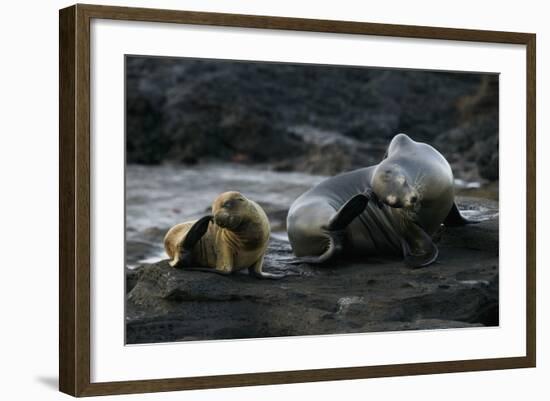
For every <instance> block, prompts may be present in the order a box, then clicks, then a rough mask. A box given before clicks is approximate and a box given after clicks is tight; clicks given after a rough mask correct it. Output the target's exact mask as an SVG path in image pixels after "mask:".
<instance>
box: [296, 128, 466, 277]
mask: <svg viewBox="0 0 550 401" xmlns="http://www.w3.org/2000/svg"><path fill="white" fill-rule="evenodd" d="M442 223H445V224H446V225H462V224H466V223H467V221H466V220H465V219H464V218H463V217H462V216H461V215H460V212H459V210H458V208H457V207H456V204H455V202H454V186H453V173H452V170H451V167H450V166H449V163H448V162H447V160H445V158H444V157H443V156H442V155H441V154H440V153H439V152H438V151H437V150H436V149H434V148H433V147H432V146H430V145H428V144H425V143H421V142H415V141H413V140H412V139H411V138H409V137H408V136H407V135H405V134H398V135H396V136H395V137H394V138H393V139H392V141H391V143H390V145H389V147H388V149H387V152H386V155H385V156H384V159H383V160H382V162H380V163H379V164H377V165H374V166H371V167H365V168H361V169H358V170H354V171H350V172H346V173H343V174H339V175H337V176H335V177H332V178H329V179H327V180H325V181H323V182H321V183H320V184H318V185H317V186H315V187H313V188H312V189H310V190H309V191H307V192H306V193H304V194H303V195H301V196H300V197H299V198H298V199H296V200H295V201H294V203H293V204H292V206H291V207H290V210H289V212H288V216H287V229H288V237H289V240H290V244H291V246H292V249H293V251H294V253H295V254H296V256H298V257H299V259H298V260H301V261H305V262H309V263H322V262H325V261H327V260H329V259H330V258H331V257H333V256H335V255H336V254H338V253H340V252H342V250H343V249H345V251H346V254H359V255H402V256H403V258H404V261H405V263H406V264H407V265H409V266H411V267H421V266H427V265H429V264H430V263H433V262H434V261H435V260H436V259H437V256H438V249H437V246H436V245H435V244H434V242H433V241H432V238H431V236H432V235H433V234H435V233H436V232H437V231H438V230H439V229H440V227H441V224H442Z"/></svg>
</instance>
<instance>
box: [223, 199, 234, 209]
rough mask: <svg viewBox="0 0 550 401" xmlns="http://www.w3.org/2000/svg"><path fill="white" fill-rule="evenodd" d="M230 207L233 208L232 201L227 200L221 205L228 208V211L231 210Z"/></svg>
mask: <svg viewBox="0 0 550 401" xmlns="http://www.w3.org/2000/svg"><path fill="white" fill-rule="evenodd" d="M232 206H233V201H232V200H227V201H225V202H224V203H223V204H222V207H224V208H228V209H229V208H231V207H232Z"/></svg>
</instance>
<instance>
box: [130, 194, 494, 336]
mask: <svg viewBox="0 0 550 401" xmlns="http://www.w3.org/2000/svg"><path fill="white" fill-rule="evenodd" d="M459 206H460V208H461V209H462V210H464V211H465V214H467V215H468V214H469V215H471V216H473V215H475V219H478V220H482V221H480V222H479V223H478V224H472V225H467V226H464V227H459V228H447V229H445V231H444V232H443V234H442V236H441V238H440V239H439V242H438V247H439V250H440V255H439V258H438V261H437V262H436V263H435V264H433V265H431V266H428V267H426V268H421V269H409V268H407V267H405V266H404V264H403V263H402V262H401V261H400V260H398V259H395V260H390V259H386V258H369V259H368V260H345V259H340V260H335V261H332V262H330V263H327V264H326V265H323V266H313V265H308V264H295V263H291V262H292V261H294V260H295V259H294V257H293V255H292V252H291V249H290V246H289V244H288V242H286V241H284V240H281V239H277V238H272V239H271V241H270V246H269V250H268V252H267V255H266V260H265V269H264V270H265V271H268V272H287V273H291V274H293V275H292V276H289V277H287V278H284V279H282V280H278V281H272V280H258V279H255V278H252V277H249V276H248V275H247V274H246V273H244V272H243V273H242V274H235V275H233V276H230V277H223V276H219V275H216V274H210V273H203V272H193V271H185V270H179V269H174V268H171V267H170V266H169V265H168V263H167V261H166V260H162V261H159V262H158V263H152V264H143V265H141V266H139V267H137V268H136V269H133V270H127V272H126V296H127V301H126V341H127V343H129V344H136V343H155V342H171V341H188V340H212V339H231V338H258V337H273V336H299V335H318V334H336V333H356V332H378V331H394V330H416V329H444V328H458V327H477V326H494V325H498V324H499V309H498V204H497V203H496V202H491V201H480V200H476V199H474V198H464V199H461V200H460V203H459ZM470 212H472V213H474V214H472V213H470Z"/></svg>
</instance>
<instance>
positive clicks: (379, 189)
mask: <svg viewBox="0 0 550 401" xmlns="http://www.w3.org/2000/svg"><path fill="white" fill-rule="evenodd" d="M371 185H372V189H373V191H374V193H375V194H376V195H377V196H378V198H379V199H380V201H382V202H383V203H385V204H386V205H388V206H390V207H393V208H407V209H414V208H415V207H416V206H417V205H418V203H419V201H420V194H419V191H418V189H417V188H415V186H414V185H413V183H412V182H411V180H410V178H409V176H408V174H407V173H406V171H405V169H403V168H402V166H400V165H399V164H396V163H392V162H391V161H389V160H384V161H383V162H382V163H380V164H379V165H378V167H377V168H376V170H375V172H374V174H373V177H372V182H371Z"/></svg>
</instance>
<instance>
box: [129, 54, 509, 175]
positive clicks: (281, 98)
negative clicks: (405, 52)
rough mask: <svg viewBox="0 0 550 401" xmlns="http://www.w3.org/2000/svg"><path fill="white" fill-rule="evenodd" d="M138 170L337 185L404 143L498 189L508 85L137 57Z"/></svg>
mask: <svg viewBox="0 0 550 401" xmlns="http://www.w3.org/2000/svg"><path fill="white" fill-rule="evenodd" d="M126 85H127V120H126V121H127V161H128V163H130V164H145V165H156V164H164V163H167V162H168V163H183V164H187V165H190V164H197V163H205V162H213V161H214V162H237V163H241V164H247V165H253V164H268V165H269V166H270V169H272V170H276V171H297V172H307V173H311V174H320V175H332V174H336V173H339V172H341V171H344V170H350V169H354V168H358V167H363V166H366V165H370V164H374V163H377V162H378V161H379V160H380V159H381V157H382V156H383V154H384V150H385V148H386V146H387V144H388V143H389V141H390V139H391V138H392V137H393V135H395V134H396V133H399V132H404V133H406V134H408V135H409V136H411V137H412V138H413V139H415V140H419V141H426V142H428V143H430V144H432V145H433V146H435V147H436V148H437V149H438V150H439V151H440V152H442V153H443V155H444V156H445V157H446V158H447V159H448V160H449V162H450V163H451V165H452V167H453V171H454V172H455V176H456V177H457V178H460V179H462V180H465V181H481V182H484V183H490V182H494V181H497V180H498V75H496V74H478V73H456V72H452V73H451V72H449V73H448V72H432V71H412V70H389V69H376V68H365V67H348V66H345V67H342V66H319V65H308V64H284V63H265V62H248V61H247V62H239V61H220V60H201V59H178V58H156V57H137V56H129V57H127V59H126Z"/></svg>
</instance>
